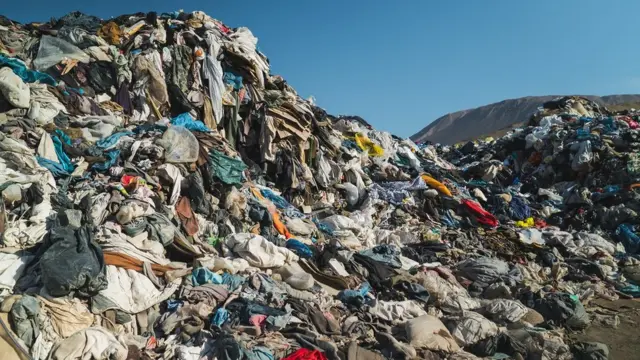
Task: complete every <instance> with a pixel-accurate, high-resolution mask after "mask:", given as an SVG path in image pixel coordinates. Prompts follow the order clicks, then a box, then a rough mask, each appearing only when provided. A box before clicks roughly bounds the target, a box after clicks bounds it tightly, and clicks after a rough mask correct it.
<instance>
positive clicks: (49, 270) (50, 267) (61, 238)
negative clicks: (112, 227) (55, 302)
mask: <svg viewBox="0 0 640 360" xmlns="http://www.w3.org/2000/svg"><path fill="white" fill-rule="evenodd" d="M43 246H44V247H45V249H46V250H45V251H44V253H43V254H42V256H41V258H40V270H41V272H42V274H41V277H42V283H43V284H44V286H45V287H46V289H47V291H48V292H49V294H51V295H53V296H66V295H68V294H70V293H72V292H75V293H76V294H78V295H82V296H92V295H95V294H97V293H98V292H99V291H100V290H103V289H106V287H107V278H106V274H105V264H104V257H103V255H102V249H100V247H99V246H97V245H96V244H95V243H94V242H93V237H92V234H91V230H90V228H89V227H88V226H86V225H85V226H83V227H81V228H80V229H78V230H75V231H74V230H73V229H71V228H68V227H57V228H54V229H52V230H51V231H50V233H49V235H48V238H47V240H46V243H45V245H43Z"/></svg>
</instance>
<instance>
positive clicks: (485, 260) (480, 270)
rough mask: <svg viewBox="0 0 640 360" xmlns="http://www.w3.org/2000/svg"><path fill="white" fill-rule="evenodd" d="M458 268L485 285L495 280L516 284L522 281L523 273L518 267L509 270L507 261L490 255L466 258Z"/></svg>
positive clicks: (511, 284) (471, 278) (463, 273)
mask: <svg viewBox="0 0 640 360" xmlns="http://www.w3.org/2000/svg"><path fill="white" fill-rule="evenodd" d="M458 270H459V271H460V273H461V274H462V275H463V276H464V277H466V278H468V279H470V280H473V281H476V282H478V283H480V284H482V285H485V286H488V285H489V284H491V283H494V282H505V283H506V284H508V285H510V286H515V285H516V284H517V283H519V282H520V281H522V274H521V273H520V271H519V270H518V269H517V268H516V267H514V268H513V269H512V270H509V265H508V264H507V263H506V262H504V261H502V260H499V259H494V258H490V257H481V258H478V259H467V260H464V261H462V262H460V263H458Z"/></svg>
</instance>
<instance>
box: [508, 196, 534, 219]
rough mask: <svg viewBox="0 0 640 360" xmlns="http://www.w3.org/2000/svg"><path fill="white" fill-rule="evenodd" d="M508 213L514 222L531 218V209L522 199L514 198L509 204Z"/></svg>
mask: <svg viewBox="0 0 640 360" xmlns="http://www.w3.org/2000/svg"><path fill="white" fill-rule="evenodd" d="M509 212H510V213H511V218H512V219H514V220H524V219H527V218H530V217H531V208H530V207H529V205H527V204H526V203H525V202H524V200H522V198H520V197H517V196H514V197H513V199H511V202H510V203H509Z"/></svg>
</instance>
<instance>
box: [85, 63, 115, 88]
mask: <svg viewBox="0 0 640 360" xmlns="http://www.w3.org/2000/svg"><path fill="white" fill-rule="evenodd" d="M89 85H90V86H91V87H92V88H93V90H95V92H96V93H98V94H102V93H108V92H109V91H110V90H111V87H112V86H116V72H115V69H114V68H113V65H112V64H111V63H110V62H108V61H96V62H94V63H91V67H90V68H89Z"/></svg>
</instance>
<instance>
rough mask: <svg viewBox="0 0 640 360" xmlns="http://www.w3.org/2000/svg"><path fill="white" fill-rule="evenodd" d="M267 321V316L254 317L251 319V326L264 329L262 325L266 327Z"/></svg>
mask: <svg viewBox="0 0 640 360" xmlns="http://www.w3.org/2000/svg"><path fill="white" fill-rule="evenodd" d="M265 321H267V315H253V316H252V317H251V318H249V322H250V323H251V325H254V326H257V327H260V328H261V327H262V325H264V323H265Z"/></svg>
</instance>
